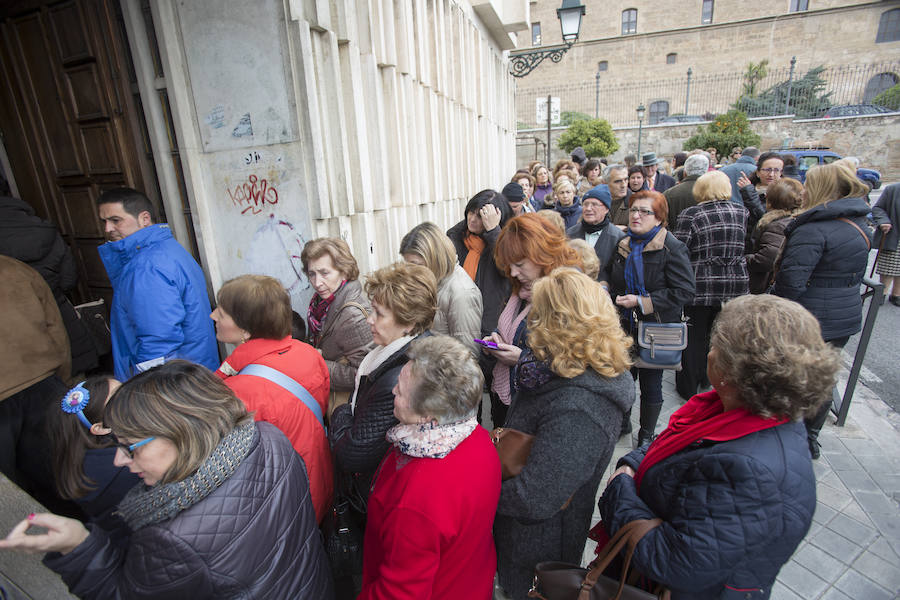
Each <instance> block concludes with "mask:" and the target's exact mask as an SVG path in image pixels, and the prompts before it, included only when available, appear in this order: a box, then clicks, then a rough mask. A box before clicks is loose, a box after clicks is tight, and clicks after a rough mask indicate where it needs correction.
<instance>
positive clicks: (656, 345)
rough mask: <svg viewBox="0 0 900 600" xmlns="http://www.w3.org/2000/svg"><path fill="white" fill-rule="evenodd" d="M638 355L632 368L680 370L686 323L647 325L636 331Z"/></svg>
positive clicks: (685, 340) (642, 322)
mask: <svg viewBox="0 0 900 600" xmlns="http://www.w3.org/2000/svg"><path fill="white" fill-rule="evenodd" d="M637 345H638V355H637V358H636V360H635V361H634V366H635V367H638V368H641V369H674V370H675V371H680V370H681V351H682V350H684V349H685V348H687V323H685V322H683V321H682V322H680V323H653V322H650V323H647V322H645V321H640V322H639V323H638V331H637Z"/></svg>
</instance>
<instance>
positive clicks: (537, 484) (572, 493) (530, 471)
mask: <svg viewBox="0 0 900 600" xmlns="http://www.w3.org/2000/svg"><path fill="white" fill-rule="evenodd" d="M532 298H533V304H532V309H531V311H530V313H529V315H528V347H527V349H526V350H524V351H523V352H522V355H521V356H520V358H519V360H518V362H517V364H516V368H515V373H514V377H515V379H516V383H517V385H516V387H517V389H518V393H517V394H516V395H515V397H514V398H513V402H512V404H511V406H510V410H509V414H508V416H507V421H506V427H507V428H510V429H515V430H518V431H522V432H524V433H527V434H530V435H533V436H534V444H533V446H532V450H531V453H530V455H529V456H528V460H527V462H526V464H525V466H524V468H523V469H522V471H521V472H520V473H519V474H518V475H516V476H515V477H512V478H510V479H507V480H506V481H504V482H503V485H502V487H501V492H500V503H499V505H498V506H497V516H496V519H495V522H494V540H495V542H496V544H497V555H498V569H497V572H498V575H499V579H500V585H501V587H503V589H504V590H505V591H506V592H507V594H508V595H509V596H510V597H511V598H514V599H516V600H519V599H521V598H525V596H526V594H527V592H528V589H529V587H530V585H531V581H532V577H533V575H534V566H535V565H536V564H537V563H539V562H542V561H564V562H570V563H579V564H580V563H581V555H582V551H583V549H584V543H585V540H586V539H587V534H588V527H589V525H590V519H591V514H592V512H593V505H594V498H595V497H596V494H597V489H598V487H599V485H600V481H601V479H602V477H603V474H604V472H605V471H606V467H607V465H608V463H609V460H610V458H611V456H612V451H613V447H614V446H615V443H616V440H617V439H618V437H619V431H620V429H621V427H622V420H623V418H624V414H625V413H626V412H627V411H628V410H629V408H630V407H631V405H632V403H633V402H634V384H633V383H632V380H631V377H630V375H629V374H628V368H629V366H630V364H631V363H630V359H629V354H628V349H629V346H630V345H631V338H630V337H629V336H628V335H626V334H625V332H624V331H622V328H621V327H620V326H619V317H618V313H617V311H616V309H615V307H614V306H613V304H612V302H611V301H610V299H609V296H608V295H607V294H606V293H605V292H604V291H603V288H602V287H601V286H600V284H599V283H598V282H597V281H595V280H593V279H591V278H590V277H588V276H587V275H585V274H584V273H581V272H579V271H577V270H575V269H572V268H565V267H563V268H558V269H555V270H553V271H551V272H550V273H549V274H548V275H546V276H544V277H542V278H540V279H538V280H537V281H535V282H534V287H533V296H532Z"/></svg>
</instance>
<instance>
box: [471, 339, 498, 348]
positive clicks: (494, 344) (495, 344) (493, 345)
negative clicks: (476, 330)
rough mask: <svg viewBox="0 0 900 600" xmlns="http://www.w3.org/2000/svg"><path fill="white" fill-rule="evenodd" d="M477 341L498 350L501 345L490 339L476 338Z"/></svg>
mask: <svg viewBox="0 0 900 600" xmlns="http://www.w3.org/2000/svg"><path fill="white" fill-rule="evenodd" d="M475 343H476V344H481V345H482V346H484V347H485V348H490V349H491V350H497V349H499V348H500V346H498V345H497V342H492V341H490V340H480V339H478V338H475Z"/></svg>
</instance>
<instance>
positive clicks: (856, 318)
mask: <svg viewBox="0 0 900 600" xmlns="http://www.w3.org/2000/svg"><path fill="white" fill-rule="evenodd" d="M868 212H869V205H868V203H866V201H865V200H864V199H862V198H840V199H838V200H832V201H831V202H827V203H825V204H820V205H818V206H815V207H813V208H811V209H809V210H807V211H806V212H803V213H800V214H799V215H797V216H796V217H795V218H794V220H793V221H792V222H791V223H790V224H789V225H788V226H787V228H786V229H785V236H786V237H787V242H786V245H785V248H784V253H783V254H782V258H781V267H780V268H779V269H778V275H776V277H775V289H774V293H775V295H777V296H781V297H783V298H787V299H789V300H795V301H796V302H799V303H800V304H802V305H803V306H804V307H806V309H807V310H809V312H811V313H812V314H813V315H815V317H816V318H817V319H818V320H819V325H821V327H822V337H823V338H824V339H825V340H826V341H830V340H834V339H837V338H842V337H845V336H850V335H853V334H854V333H856V332H858V331H859V330H860V328H861V325H862V298H861V297H860V295H859V284H860V282H861V281H862V278H863V275H864V274H865V270H866V264H867V263H868V259H869V244H871V240H869V242H868V243H867V242H866V237H864V234H863V233H860V231H859V230H858V229H857V228H856V227H854V226H853V225H851V224H850V223H847V222H845V221H840V220H839V219H840V218H841V217H844V218H846V219H849V220H851V221H853V222H854V223H856V224H857V225H858V226H859V228H860V229H862V230H863V232H866V233H865V235H866V236H868V235H869V234H868V228H867V225H866V221H865V217H866V214H867V213H868Z"/></svg>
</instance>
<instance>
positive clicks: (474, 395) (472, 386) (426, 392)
mask: <svg viewBox="0 0 900 600" xmlns="http://www.w3.org/2000/svg"><path fill="white" fill-rule="evenodd" d="M406 356H407V358H409V363H408V364H409V368H410V375H411V376H412V388H413V389H412V391H411V396H412V398H411V401H410V408H411V409H412V410H413V412H415V413H416V414H418V415H420V416H423V417H430V418H432V419H436V420H437V422H438V423H440V424H444V423H452V422H454V421H460V420H462V419H464V418H466V417H468V416H469V415H471V414H473V412H474V411H475V407H476V406H478V403H479V402H480V401H481V393H482V389H483V387H484V376H483V375H482V374H481V368H480V367H479V366H478V363H477V362H475V358H474V357H473V356H472V352H471V351H470V350H469V349H468V348H466V347H465V346H464V345H463V344H462V342H460V341H459V340H457V339H455V338H452V337H450V336H448V335H432V336H428V337H425V338H421V339H418V340H415V341H413V342H412V343H410V345H409V350H407V352H406Z"/></svg>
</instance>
